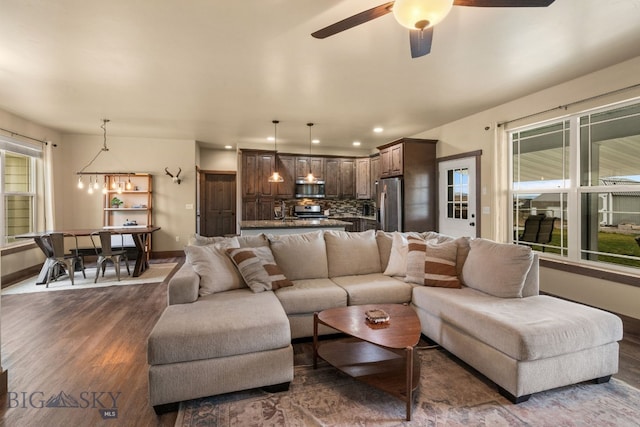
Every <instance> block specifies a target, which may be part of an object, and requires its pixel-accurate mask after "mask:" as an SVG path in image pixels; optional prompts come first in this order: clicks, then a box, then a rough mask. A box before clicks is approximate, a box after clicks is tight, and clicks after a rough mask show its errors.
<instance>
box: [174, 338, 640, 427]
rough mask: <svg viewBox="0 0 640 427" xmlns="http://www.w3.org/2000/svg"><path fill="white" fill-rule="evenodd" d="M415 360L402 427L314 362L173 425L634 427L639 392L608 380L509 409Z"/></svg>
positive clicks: (370, 396) (366, 390)
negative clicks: (278, 389)
mask: <svg viewBox="0 0 640 427" xmlns="http://www.w3.org/2000/svg"><path fill="white" fill-rule="evenodd" d="M419 354H420V357H421V359H422V367H421V379H420V386H419V387H418V389H417V390H416V392H415V393H414V395H415V399H414V402H415V403H414V406H413V416H412V421H410V422H407V421H406V420H405V404H404V402H402V401H400V400H399V399H396V398H394V397H392V396H390V395H388V394H386V393H384V392H381V391H378V390H377V389H374V388H372V387H370V386H368V385H365V384H363V383H360V382H357V381H356V380H354V379H352V378H350V377H348V376H346V375H344V374H342V373H340V372H339V371H337V370H336V369H335V368H333V367H331V366H329V365H328V364H326V363H322V364H320V365H319V367H318V369H317V370H314V369H313V368H312V367H309V366H296V367H295V377H294V380H293V382H292V383H291V387H290V388H289V391H287V392H282V393H267V392H264V391H261V390H249V391H244V392H238V393H229V394H226V395H221V396H214V397H209V398H204V399H196V400H191V401H188V402H183V403H182V404H181V406H180V410H179V413H178V418H177V421H176V427H213V426H220V427H223V426H225V427H226V426H243V427H246V426H287V427H290V426H385V427H387V426H469V425H474V426H553V427H556V426H598V427H601V426H616V427H620V426H638V425H640V390H638V389H636V388H634V387H631V386H630V385H628V384H626V383H624V382H622V381H619V380H616V379H612V380H611V381H610V382H609V383H606V384H594V383H590V382H585V383H581V384H577V385H574V386H568V387H562V388H558V389H555V390H551V391H546V392H542V393H537V394H534V395H533V396H532V397H531V399H530V400H529V401H527V402H524V403H521V404H519V405H513V404H511V403H510V402H509V401H508V400H507V399H505V398H504V397H502V396H500V394H498V392H497V390H496V387H495V386H494V385H493V384H492V383H491V382H489V381H488V380H486V379H485V378H484V377H482V376H481V375H479V374H477V373H475V372H474V371H473V370H472V369H470V368H465V367H463V366H462V365H461V364H459V363H456V362H455V361H454V360H453V359H452V358H451V357H450V356H449V355H448V353H447V352H446V351H443V350H439V349H438V350H420V351H419Z"/></svg>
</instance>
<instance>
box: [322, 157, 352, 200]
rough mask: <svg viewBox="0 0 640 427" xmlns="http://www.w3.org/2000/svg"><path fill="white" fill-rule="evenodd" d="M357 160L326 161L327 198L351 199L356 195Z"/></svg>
mask: <svg viewBox="0 0 640 427" xmlns="http://www.w3.org/2000/svg"><path fill="white" fill-rule="evenodd" d="M355 167H356V159H355V158H343V159H341V158H333V157H327V158H326V159H325V172H326V174H325V186H324V193H325V197H326V198H329V199H349V198H351V199H352V198H354V197H355V194H356V187H355Z"/></svg>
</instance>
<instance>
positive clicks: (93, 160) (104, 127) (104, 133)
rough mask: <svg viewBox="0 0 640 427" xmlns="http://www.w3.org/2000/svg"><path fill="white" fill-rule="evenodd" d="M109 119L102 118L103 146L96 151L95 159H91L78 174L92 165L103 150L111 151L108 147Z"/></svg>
mask: <svg viewBox="0 0 640 427" xmlns="http://www.w3.org/2000/svg"><path fill="white" fill-rule="evenodd" d="M109 121H110V120H109V119H102V126H100V127H101V128H102V135H103V142H102V148H101V149H100V151H98V153H96V155H95V156H93V159H91V161H90V162H89V163H87V164H86V165H85V167H83V168H82V169H80V172H76V174H81V173H83V172H84V171H85V170H86V169H87V168H88V167H89V166H91V165H92V164H93V162H95V161H96V159H97V158H98V156H99V155H100V154H101V153H102V152H103V151H109V148H108V147H107V123H109Z"/></svg>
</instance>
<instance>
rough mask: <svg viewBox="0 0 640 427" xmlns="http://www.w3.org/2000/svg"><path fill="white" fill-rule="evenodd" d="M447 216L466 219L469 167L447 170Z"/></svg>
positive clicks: (467, 212)
mask: <svg viewBox="0 0 640 427" xmlns="http://www.w3.org/2000/svg"><path fill="white" fill-rule="evenodd" d="M447 217H448V218H451V219H468V217H469V169H467V168H460V169H449V170H448V171H447Z"/></svg>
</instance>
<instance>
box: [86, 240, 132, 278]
mask: <svg viewBox="0 0 640 427" xmlns="http://www.w3.org/2000/svg"><path fill="white" fill-rule="evenodd" d="M113 236H116V239H117V236H120V249H114V248H113V247H112V241H111V238H112V237H113ZM89 237H90V238H91V243H92V244H93V248H94V249H95V251H96V255H97V256H98V261H97V265H96V279H95V280H94V283H97V282H98V276H99V275H100V270H102V277H104V272H105V270H106V268H107V262H111V263H112V264H113V266H114V267H115V270H116V277H117V278H118V281H120V262H121V261H124V265H126V266H127V274H128V275H131V271H130V270H129V258H128V257H127V250H126V249H125V248H124V235H123V234H122V233H118V232H115V231H113V232H112V231H105V230H102V231H94V232H93V233H91V235H90V236H89ZM96 240H99V242H100V243H99V245H98V244H96Z"/></svg>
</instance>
